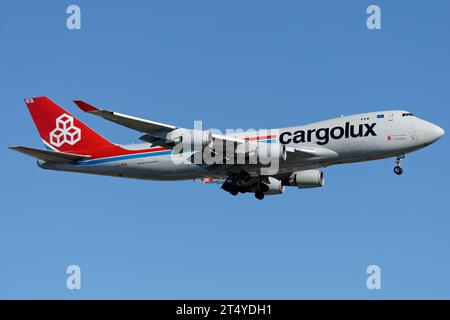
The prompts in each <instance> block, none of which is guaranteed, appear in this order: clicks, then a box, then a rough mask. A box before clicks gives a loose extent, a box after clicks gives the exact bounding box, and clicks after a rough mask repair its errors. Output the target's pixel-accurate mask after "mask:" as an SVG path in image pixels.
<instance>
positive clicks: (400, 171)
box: [394, 166, 403, 176]
mask: <svg viewBox="0 0 450 320" xmlns="http://www.w3.org/2000/svg"><path fill="white" fill-rule="evenodd" d="M394 173H395V174H396V175H398V176H399V175H401V174H402V173H403V169H402V167H400V166H395V168H394Z"/></svg>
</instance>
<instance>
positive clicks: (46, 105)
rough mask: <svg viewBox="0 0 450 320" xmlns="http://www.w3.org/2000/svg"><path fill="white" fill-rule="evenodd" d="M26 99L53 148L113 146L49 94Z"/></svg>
mask: <svg viewBox="0 0 450 320" xmlns="http://www.w3.org/2000/svg"><path fill="white" fill-rule="evenodd" d="M25 103H26V105H27V107H28V109H29V110H30V114H31V117H32V118H33V121H34V123H35V125H36V128H37V129H38V131H39V134H40V136H41V138H42V140H43V141H44V144H45V146H46V147H47V148H49V149H51V150H54V151H60V152H72V153H80V152H81V151H83V150H89V149H93V148H101V147H109V146H113V144H112V143H111V142H109V141H108V140H106V139H105V138H103V137H102V136H101V135H99V134H98V133H97V132H95V131H94V130H92V129H91V128H89V127H88V126H86V125H85V124H84V123H83V122H81V121H80V120H78V119H77V118H75V117H74V116H72V115H71V114H70V113H69V112H67V111H65V110H64V109H62V108H61V107H60V106H58V105H57V104H56V103H54V102H53V101H52V100H50V99H49V98H47V97H37V98H27V99H25Z"/></svg>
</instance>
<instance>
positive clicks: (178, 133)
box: [166, 128, 213, 148]
mask: <svg viewBox="0 0 450 320" xmlns="http://www.w3.org/2000/svg"><path fill="white" fill-rule="evenodd" d="M166 142H167V143H169V144H173V145H176V144H179V143H183V144H187V146H189V147H192V146H194V147H195V148H204V147H207V146H208V147H211V146H212V144H213V138H212V134H211V132H209V131H201V130H189V129H182V128H179V129H175V130H173V131H171V132H169V133H168V134H167V136H166Z"/></svg>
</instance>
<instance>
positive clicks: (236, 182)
mask: <svg viewBox="0 0 450 320" xmlns="http://www.w3.org/2000/svg"><path fill="white" fill-rule="evenodd" d="M251 180H252V177H251V176H250V174H249V173H247V172H245V171H244V170H242V171H241V172H240V173H239V174H237V175H233V176H230V177H229V178H228V179H226V180H225V182H224V183H223V184H222V189H223V190H225V191H227V192H228V193H230V194H231V195H233V196H236V195H238V194H239V193H246V192H255V198H256V199H258V200H262V199H264V193H265V192H267V191H269V186H268V185H267V184H264V183H263V182H262V179H260V180H258V181H254V180H252V181H251ZM255 185H256V191H254V190H255V189H254V188H255Z"/></svg>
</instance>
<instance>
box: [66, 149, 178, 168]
mask: <svg viewBox="0 0 450 320" xmlns="http://www.w3.org/2000/svg"><path fill="white" fill-rule="evenodd" d="M171 153H172V150H165V151H157V152H146V153H138V154H128V155H124V156H117V157H111V158H103V159H94V160H86V161H82V162H75V163H73V165H76V166H87V165H90V164H97V163H105V162H112V161H120V160H128V159H138V158H145V157H156V156H165V155H169V154H171Z"/></svg>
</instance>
